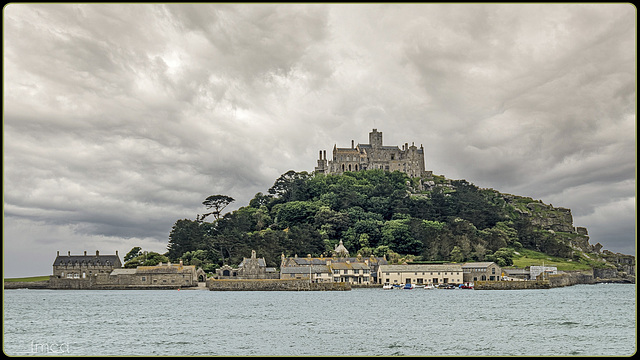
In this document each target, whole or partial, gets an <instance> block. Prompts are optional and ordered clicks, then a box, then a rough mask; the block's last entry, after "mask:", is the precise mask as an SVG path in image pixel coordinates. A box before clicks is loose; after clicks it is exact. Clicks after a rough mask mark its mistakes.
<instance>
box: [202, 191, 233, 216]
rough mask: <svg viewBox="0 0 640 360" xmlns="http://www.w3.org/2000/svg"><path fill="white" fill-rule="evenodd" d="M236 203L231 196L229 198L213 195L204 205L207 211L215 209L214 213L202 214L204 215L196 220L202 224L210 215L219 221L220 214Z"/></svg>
mask: <svg viewBox="0 0 640 360" xmlns="http://www.w3.org/2000/svg"><path fill="white" fill-rule="evenodd" d="M234 201H236V200H235V199H234V198H232V197H231V196H227V195H211V196H209V197H208V198H206V199H205V200H204V201H203V202H202V204H203V205H204V206H206V208H207V209H209V210H210V209H213V211H211V212H209V213H206V214H202V215H198V216H197V218H196V221H199V222H202V221H204V218H206V217H207V216H209V215H213V217H215V218H216V220H217V219H219V218H220V213H221V212H222V210H223V209H224V208H225V207H227V205H229V204H231V203H232V202H234Z"/></svg>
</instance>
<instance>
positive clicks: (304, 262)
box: [293, 257, 335, 265]
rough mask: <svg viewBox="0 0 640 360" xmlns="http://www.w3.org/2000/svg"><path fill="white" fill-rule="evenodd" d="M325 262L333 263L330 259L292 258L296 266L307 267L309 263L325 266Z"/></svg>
mask: <svg viewBox="0 0 640 360" xmlns="http://www.w3.org/2000/svg"><path fill="white" fill-rule="evenodd" d="M327 260H330V261H335V260H334V259H332V258H330V257H329V258H308V257H306V258H293V261H295V262H296V264H298V265H309V263H311V264H312V265H327Z"/></svg>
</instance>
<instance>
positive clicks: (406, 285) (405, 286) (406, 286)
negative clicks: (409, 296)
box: [403, 284, 415, 290]
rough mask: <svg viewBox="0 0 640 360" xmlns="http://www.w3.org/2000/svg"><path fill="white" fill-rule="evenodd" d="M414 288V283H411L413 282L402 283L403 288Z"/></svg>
mask: <svg viewBox="0 0 640 360" xmlns="http://www.w3.org/2000/svg"><path fill="white" fill-rule="evenodd" d="M414 288H415V285H413V284H404V287H403V289H408V290H411V289H414Z"/></svg>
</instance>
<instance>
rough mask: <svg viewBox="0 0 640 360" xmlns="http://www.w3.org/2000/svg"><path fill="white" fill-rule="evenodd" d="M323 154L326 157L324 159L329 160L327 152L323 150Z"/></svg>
mask: <svg viewBox="0 0 640 360" xmlns="http://www.w3.org/2000/svg"><path fill="white" fill-rule="evenodd" d="M322 154H323V155H324V159H325V160H327V150H323V151H322Z"/></svg>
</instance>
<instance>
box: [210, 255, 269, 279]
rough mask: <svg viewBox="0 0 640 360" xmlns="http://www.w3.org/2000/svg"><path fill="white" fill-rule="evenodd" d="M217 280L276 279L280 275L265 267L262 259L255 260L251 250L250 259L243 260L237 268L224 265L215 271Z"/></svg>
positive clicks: (265, 264)
mask: <svg viewBox="0 0 640 360" xmlns="http://www.w3.org/2000/svg"><path fill="white" fill-rule="evenodd" d="M216 278H217V279H278V278H280V274H279V273H278V272H277V271H276V269H275V268H273V267H267V263H266V261H265V260H264V258H257V257H256V251H255V250H251V257H250V258H243V259H242V262H240V264H239V265H238V267H237V268H232V267H231V266H229V265H224V266H222V267H220V268H219V269H216Z"/></svg>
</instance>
